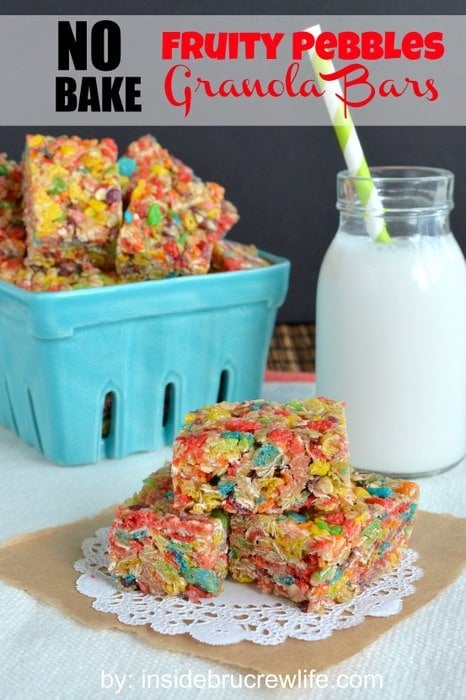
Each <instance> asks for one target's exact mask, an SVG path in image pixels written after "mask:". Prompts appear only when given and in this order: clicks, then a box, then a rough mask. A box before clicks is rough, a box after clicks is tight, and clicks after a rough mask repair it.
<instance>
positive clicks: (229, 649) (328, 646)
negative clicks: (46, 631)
mask: <svg viewBox="0 0 466 700" xmlns="http://www.w3.org/2000/svg"><path fill="white" fill-rule="evenodd" d="M113 512H114V508H110V509H107V510H106V511H104V512H102V513H100V514H99V515H97V516H96V517H94V518H88V519H84V520H79V521H77V522H74V523H70V524H68V525H63V526H60V527H56V528H51V529H48V530H41V531H39V532H35V533H33V534H30V535H25V536H21V537H16V538H13V539H10V540H8V541H7V542H5V543H4V544H3V546H2V547H1V548H0V578H1V579H2V580H3V581H5V582H6V583H8V584H11V585H12V586H16V587H18V588H21V589H22V590H24V591H26V592H27V593H29V594H30V595H31V596H33V597H34V598H36V599H38V600H40V601H44V602H46V603H48V604H50V605H53V606H54V607H56V608H58V609H59V610H60V611H62V612H63V613H64V614H65V615H68V616H69V617H71V618H73V619H75V620H77V621H78V622H81V623H82V624H85V625H88V626H90V627H94V628H95V629H111V628H116V629H119V630H122V631H123V632H125V633H127V634H135V635H137V636H138V637H139V638H141V639H143V640H144V641H145V642H147V643H148V644H151V645H153V646H155V647H159V648H162V649H168V650H171V651H174V652H179V653H185V654H190V655H195V656H198V657H200V658H204V659H211V660H212V661H216V662H218V663H221V664H224V665H226V666H234V667H237V668H239V669H242V670H246V669H247V670H249V671H254V672H258V673H282V674H285V673H294V672H297V671H298V670H299V669H300V668H309V667H310V666H312V668H315V669H316V671H322V670H323V669H325V668H327V667H329V666H333V665H334V664H337V663H339V662H341V661H343V660H344V659H346V658H348V657H350V656H353V655H354V654H356V653H358V652H359V651H361V650H362V649H363V648H364V647H366V646H368V645H369V644H370V643H371V642H373V641H374V640H375V639H377V638H378V637H379V636H380V635H382V634H383V633H384V632H386V631H387V630H389V629H390V628H391V627H393V626H394V625H396V624H397V623H399V622H400V621H401V620H403V619H404V618H406V617H408V616H409V615H412V614H413V613H414V612H415V611H416V610H418V609H419V608H421V607H422V606H424V605H426V604H427V603H429V602H430V601H431V600H433V598H435V596H436V595H437V594H438V593H439V592H440V591H441V590H442V589H444V588H445V587H446V586H448V585H449V584H451V583H452V582H453V581H454V580H455V579H456V578H457V577H458V576H459V574H460V573H461V571H462V569H463V568H464V567H465V565H466V554H465V546H464V545H465V540H466V518H455V517H453V516H450V515H437V514H435V513H427V512H423V511H421V512H419V513H418V515H417V521H416V525H415V528H414V532H413V535H412V539H411V542H410V546H411V547H412V548H413V549H415V550H416V551H418V552H419V555H420V556H419V561H418V565H419V566H421V567H422V568H423V569H424V572H425V574H424V576H423V578H422V579H420V580H419V581H417V582H416V592H415V594H413V595H411V596H409V597H407V598H404V599H403V609H402V611H401V612H400V613H399V614H398V615H396V616H393V617H387V618H383V617H382V618H371V617H369V618H367V619H366V620H365V622H364V623H363V624H361V625H358V626H357V627H353V628H350V629H345V630H339V631H338V632H336V633H334V634H333V635H332V636H331V638H329V639H324V640H322V641H317V642H304V641H300V640H296V639H288V640H286V641H285V642H284V643H283V644H280V645H277V646H270V647H268V646H261V645H257V644H253V643H251V642H240V643H238V644H233V645H227V646H211V645H208V644H202V643H201V642H198V641H196V640H194V639H192V638H191V637H190V636H189V635H177V636H168V635H162V634H159V633H156V632H154V631H152V630H151V629H150V628H149V627H148V626H146V627H133V626H127V625H124V624H122V623H120V622H119V621H118V620H117V618H116V616H115V615H111V614H108V613H101V612H98V611H96V610H94V609H93V608H92V601H93V599H92V598H88V597H87V596H84V595H82V594H80V593H78V592H77V590H76V588H75V582H76V579H77V578H78V576H79V573H77V572H76V571H75V570H74V568H73V565H74V562H75V561H76V560H77V559H80V558H81V556H82V553H81V542H82V541H83V540H84V539H85V538H86V537H89V536H91V535H92V534H94V532H95V531H96V530H97V529H98V528H99V527H105V526H107V525H109V524H110V523H111V519H112V515H113ZM25 562H27V565H26V567H27V568H25ZM50 581H53V586H51V585H50Z"/></svg>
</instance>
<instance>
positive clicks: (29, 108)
mask: <svg viewBox="0 0 466 700" xmlns="http://www.w3.org/2000/svg"><path fill="white" fill-rule="evenodd" d="M315 24H320V25H321V28H322V31H323V32H326V41H325V42H324V43H323V44H322V47H323V50H326V51H328V52H331V51H332V50H333V49H332V47H333V46H334V47H335V49H334V50H335V56H334V61H333V62H334V66H335V69H336V70H337V71H339V72H340V74H341V75H340V83H341V84H342V86H343V91H344V94H343V95H341V97H342V98H343V101H344V102H346V103H347V104H348V105H350V109H351V114H352V117H353V120H354V121H355V123H356V124H359V125H362V126H372V125H379V126H397V125H398V126H415V125H419V126H463V125H464V124H465V121H466V90H465V89H464V69H463V66H464V36H465V35H466V18H465V17H464V16H457V15H412V16H405V15H403V16H394V15H387V16H381V15H375V16H370V15H357V16H335V15H323V16H322V15H314V16H312V15H311V16H297V15H293V16H281V15H280V16H272V15H266V16H246V15H241V16H233V15H224V16H211V17H208V16H200V15H197V16H166V15H164V16H158V15H148V16H141V15H137V16H136V15H134V16H102V17H100V16H69V15H64V16H38V15H37V16H36V15H30V16H24V15H21V16H5V15H4V16H1V17H0V60H1V65H2V66H3V67H4V69H3V71H2V72H1V73H0V94H1V95H2V100H1V102H0V124H2V125H4V126H25V125H31V124H34V125H38V126H39V125H63V126H66V125H92V126H99V125H101V126H114V125H115V126H118V125H135V126H138V125H141V126H142V125H146V126H148V125H152V126H172V125H186V126H209V125H225V126H233V125H248V126H254V125H263V126H272V125H273V126H322V125H323V126H326V125H328V124H329V117H328V115H327V112H326V109H325V105H324V101H323V99H322V97H321V96H319V95H318V94H316V93H315V88H313V80H314V78H315V76H314V73H313V70H312V66H311V64H310V61H309V59H308V56H307V55H306V53H305V51H304V49H305V46H304V44H305V41H306V37H305V36H303V34H302V32H303V31H304V30H305V29H306V28H307V27H309V26H313V25H315ZM328 84H329V85H330V81H328Z"/></svg>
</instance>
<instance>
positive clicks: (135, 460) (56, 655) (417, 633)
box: [0, 382, 466, 700]
mask: <svg viewBox="0 0 466 700" xmlns="http://www.w3.org/2000/svg"><path fill="white" fill-rule="evenodd" d="M312 390H313V388H312V386H311V388H310V385H309V384H305V383H286V384H285V383H281V382H280V383H279V382H276V383H275V382H268V383H266V384H265V385H264V389H263V395H264V397H266V398H271V399H276V400H287V399H289V398H293V397H305V396H308V395H310V394H311V393H312ZM169 457H170V450H169V449H164V450H160V451H158V452H155V453H146V454H137V455H132V456H130V457H127V458H125V459H121V460H107V461H103V462H101V463H99V464H94V465H88V466H83V467H59V466H56V465H53V464H51V463H49V462H47V461H46V460H45V459H44V458H43V457H41V455H39V454H38V453H37V452H36V451H35V450H33V449H32V448H30V447H28V446H26V445H23V444H22V443H21V442H20V441H19V440H18V439H17V438H16V437H15V436H14V435H13V434H12V433H10V432H9V431H8V430H6V429H5V428H2V427H0V473H1V483H2V488H1V492H0V540H1V541H4V540H5V539H7V538H9V537H11V536H13V535H17V534H21V533H26V532H33V531H35V530H38V529H41V528H44V527H50V526H55V525H60V524H63V523H67V522H72V521H74V520H78V519H80V518H82V517H85V516H93V515H95V514H97V513H99V512H100V511H101V510H102V509H103V508H105V507H106V506H108V505H111V504H113V503H117V502H119V501H121V500H123V499H125V498H126V497H127V496H128V495H130V494H131V493H133V492H134V491H135V490H137V489H138V488H139V486H140V483H141V481H142V479H143V478H144V477H145V476H147V475H148V473H149V472H150V471H151V470H153V469H154V468H157V467H158V466H161V465H162V463H163V462H164V461H165V459H168V458H169ZM465 477H466V462H465V461H463V462H462V463H461V464H460V465H458V466H457V467H455V468H454V469H453V470H450V471H448V472H445V473H443V474H439V475H436V476H431V477H425V478H422V479H419V484H420V486H421V498H420V507H421V508H422V509H424V510H428V511H433V512H437V513H451V514H453V515H456V516H462V517H464V516H466V478H465ZM465 548H466V543H465ZM441 565H442V563H441V562H439V566H441ZM25 566H27V562H25ZM50 585H51V586H53V581H50ZM465 601H466V572H463V574H462V576H461V577H460V579H459V580H457V581H456V582H455V583H454V584H452V585H451V586H449V587H448V589H446V590H444V591H442V592H441V593H440V594H439V595H438V596H437V597H436V598H435V599H434V600H433V601H432V602H431V603H430V604H428V605H427V606H425V607H423V608H421V609H420V610H418V611H417V612H416V613H415V614H414V615H412V616H411V617H409V618H408V619H406V620H404V621H400V622H399V623H398V624H396V625H395V626H394V627H393V628H392V629H391V630H390V631H389V632H387V633H386V634H384V635H383V636H382V637H381V638H379V639H378V640H377V641H376V642H374V643H373V644H371V645H369V646H368V647H367V648H366V649H364V650H363V651H362V652H360V653H358V654H356V655H355V656H352V657H350V658H349V659H348V660H346V661H344V662H342V663H340V664H338V665H337V666H334V667H332V668H330V669H328V670H327V671H326V672H325V673H322V674H318V675H315V674H313V673H312V670H313V663H312V643H309V663H308V666H307V668H306V669H302V673H301V678H300V679H299V678H295V679H293V678H289V679H286V678H283V677H282V678H273V677H269V678H265V677H260V676H259V675H251V674H248V675H247V676H244V675H243V676H242V675H241V674H240V673H239V670H235V669H232V668H227V667H223V666H220V665H219V664H216V663H213V662H210V661H207V660H204V659H199V658H195V657H188V656H186V655H183V654H176V653H173V652H167V651H163V650H160V649H157V648H153V647H149V646H148V645H146V644H144V643H143V642H142V641H139V640H138V639H136V638H135V637H134V635H132V634H124V633H121V632H117V631H109V632H106V631H97V630H94V629H90V628H88V627H85V626H83V625H81V624H79V623H76V622H74V621H72V620H70V619H68V618H67V617H65V616H64V614H62V613H61V612H59V611H57V610H55V609H54V608H52V607H49V606H47V605H45V604H43V603H40V602H38V601H36V600H35V599H34V598H32V597H30V596H29V595H27V594H26V593H24V592H23V591H21V590H18V589H16V588H13V587H10V586H6V585H5V584H3V583H0V615H1V625H0V649H1V652H2V664H1V666H0V697H1V698H2V700H10V699H11V700H16V699H18V700H22V699H23V698H24V699H26V698H28V699H30V700H36V699H37V700H41V699H42V698H44V700H45V699H47V700H51V699H52V700H53V699H54V698H60V699H61V698H64V699H66V700H82V699H83V698H96V699H97V698H109V697H122V698H131V699H132V698H135V699H136V698H137V699H138V700H139V699H141V700H144V698H154V697H164V696H165V695H168V697H170V698H173V699H174V700H176V699H177V698H188V700H189V699H190V698H206V699H210V698H222V700H229V699H230V698H235V700H236V699H237V698H238V697H241V698H243V697H245V698H270V697H280V698H283V699H288V698H294V699H295V698H308V697H312V699H313V700H329V699H330V700H333V699H334V698H335V699H336V700H339V699H340V698H344V699H346V698H348V699H350V700H351V699H353V698H357V699H358V700H359V699H363V700H365V699H366V698H367V699H368V700H369V699H371V700H372V698H374V697H377V698H378V699H381V700H399V699H400V698H408V697H411V698H413V699H414V700H417V698H426V699H427V700H430V698H432V700H434V698H435V700H442V699H443V698H445V699H446V698H448V699H449V700H460V698H464V697H465V693H466V666H465V659H466V642H465V639H466V635H465V630H466V603H465ZM286 682H288V683H293V682H294V683H295V685H294V688H293V690H286V689H285V690H283V689H281V686H280V684H281V683H286ZM157 684H158V685H159V687H157ZM300 684H301V687H300ZM274 686H275V687H274ZM340 686H346V687H340Z"/></svg>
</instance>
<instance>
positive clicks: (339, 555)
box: [229, 474, 419, 612]
mask: <svg viewBox="0 0 466 700" xmlns="http://www.w3.org/2000/svg"><path fill="white" fill-rule="evenodd" d="M353 483H354V489H355V492H356V494H357V498H356V501H355V502H354V503H353V504H352V505H351V506H347V507H345V508H342V509H337V510H334V511H333V512H328V513H322V512H316V510H315V509H308V510H304V511H301V512H300V513H287V514H283V515H254V516H249V517H247V516H241V515H232V516H231V520H230V526H231V533H230V545H229V546H230V550H229V569H230V573H231V574H232V576H233V578H234V579H235V580H236V581H239V582H242V583H245V582H253V581H254V582H255V584H256V585H257V586H258V587H259V588H260V589H261V590H262V591H263V592H265V593H273V594H275V595H278V596H283V597H286V598H289V599H290V600H291V601H293V602H294V603H296V604H298V605H299V606H300V607H301V608H302V609H303V610H305V611H307V612H316V611H320V610H321V609H323V608H325V607H326V606H329V605H332V604H334V603H343V602H347V601H348V600H351V599H352V598H353V597H354V596H355V595H357V594H358V593H360V592H361V591H362V590H364V588H366V587H367V586H368V585H369V584H370V583H372V581H374V580H375V579H377V578H379V577H380V576H381V575H382V574H383V573H386V572H387V571H390V570H392V569H393V568H395V567H396V565H397V564H398V561H399V555H400V552H401V550H402V548H403V547H404V546H405V545H406V543H407V541H408V539H409V536H410V534H411V530H412V527H413V519H414V514H415V511H416V507H417V501H418V497H419V490H418V487H417V485H416V484H414V483H413V482H408V481H402V480H398V479H390V478H388V477H383V476H380V475H378V474H360V475H358V474H355V475H354V476H353Z"/></svg>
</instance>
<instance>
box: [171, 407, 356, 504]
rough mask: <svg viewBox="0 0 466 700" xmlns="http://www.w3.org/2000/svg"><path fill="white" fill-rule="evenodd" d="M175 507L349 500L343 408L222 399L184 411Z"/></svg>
mask: <svg viewBox="0 0 466 700" xmlns="http://www.w3.org/2000/svg"><path fill="white" fill-rule="evenodd" d="M172 470H173V485H174V496H175V500H174V503H175V506H176V507H177V508H181V509H186V510H189V511H191V512H193V513H204V512H209V511H211V510H213V509H214V508H219V507H221V508H223V509H224V510H225V511H226V512H229V513H242V514H249V513H281V512H282V511H284V510H299V509H300V508H302V507H304V506H305V505H311V504H312V505H314V506H316V507H319V508H322V509H325V510H330V509H333V508H335V507H336V506H338V505H339V504H340V503H341V502H351V501H352V499H353V493H352V489H351V484H350V468H349V464H348V443H347V434H346V423H345V415H344V408H343V405H342V404H341V403H339V402H336V401H331V400H329V399H325V398H315V399H307V400H305V401H298V400H295V401H291V402H289V403H287V404H278V403H274V402H269V401H264V400H257V401H244V402H241V403H230V402H222V403H219V404H215V405H212V406H206V407H204V408H201V409H199V410H196V411H193V412H191V413H188V414H187V415H186V416H185V422H184V425H183V426H182V428H181V430H180V431H179V433H178V435H177V437H176V439H175V441H174V446H173V467H172Z"/></svg>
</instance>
